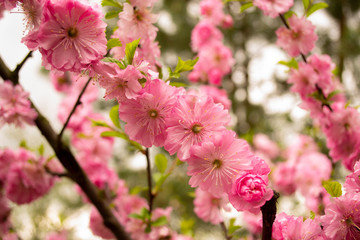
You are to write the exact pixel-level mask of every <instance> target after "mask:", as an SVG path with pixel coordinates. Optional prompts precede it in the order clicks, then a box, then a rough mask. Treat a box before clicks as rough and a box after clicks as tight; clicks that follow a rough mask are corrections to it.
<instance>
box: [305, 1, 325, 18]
mask: <svg viewBox="0 0 360 240" xmlns="http://www.w3.org/2000/svg"><path fill="white" fill-rule="evenodd" d="M327 7H329V5H327V3H324V2H320V3H315V4H314V5H312V6H311V7H310V8H309V10H308V11H307V12H306V16H307V17H309V16H310V15H311V14H313V13H314V12H316V11H317V10H320V9H322V8H327Z"/></svg>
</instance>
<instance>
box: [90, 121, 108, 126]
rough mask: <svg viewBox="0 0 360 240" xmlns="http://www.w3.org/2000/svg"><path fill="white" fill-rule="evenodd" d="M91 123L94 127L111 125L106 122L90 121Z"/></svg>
mask: <svg viewBox="0 0 360 240" xmlns="http://www.w3.org/2000/svg"><path fill="white" fill-rule="evenodd" d="M90 121H91V123H92V125H93V126H94V127H110V126H109V124H107V123H106V122H104V121H99V120H94V119H90Z"/></svg>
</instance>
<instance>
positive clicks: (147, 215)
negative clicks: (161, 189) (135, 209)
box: [140, 208, 150, 219]
mask: <svg viewBox="0 0 360 240" xmlns="http://www.w3.org/2000/svg"><path fill="white" fill-rule="evenodd" d="M140 214H141V216H143V217H144V219H150V212H149V210H148V209H147V208H142V209H141V212H140Z"/></svg>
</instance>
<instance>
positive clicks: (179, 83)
mask: <svg viewBox="0 0 360 240" xmlns="http://www.w3.org/2000/svg"><path fill="white" fill-rule="evenodd" d="M179 77H180V76H179ZM170 86H174V87H187V86H188V85H187V84H186V83H182V82H170Z"/></svg>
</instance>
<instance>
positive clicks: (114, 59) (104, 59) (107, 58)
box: [101, 57, 126, 69]
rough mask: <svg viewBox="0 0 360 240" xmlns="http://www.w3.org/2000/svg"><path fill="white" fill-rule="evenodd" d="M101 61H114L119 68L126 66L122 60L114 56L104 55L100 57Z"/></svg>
mask: <svg viewBox="0 0 360 240" xmlns="http://www.w3.org/2000/svg"><path fill="white" fill-rule="evenodd" d="M101 61H103V62H112V63H116V64H117V65H118V66H119V68H121V69H125V68H126V65H125V64H124V63H123V62H122V61H120V60H119V59H116V58H112V57H104V58H103V59H101Z"/></svg>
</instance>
